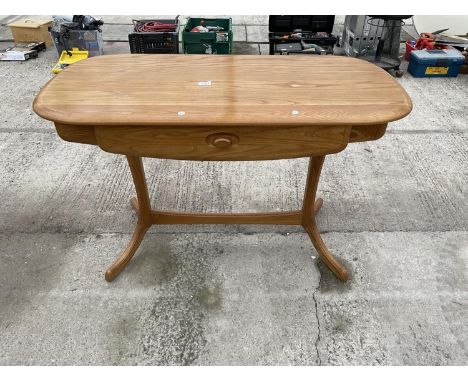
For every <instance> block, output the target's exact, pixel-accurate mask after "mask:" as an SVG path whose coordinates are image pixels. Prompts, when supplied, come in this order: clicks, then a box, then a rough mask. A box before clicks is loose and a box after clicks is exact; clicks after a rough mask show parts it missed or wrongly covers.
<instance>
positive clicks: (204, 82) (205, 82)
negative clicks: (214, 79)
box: [198, 81, 211, 86]
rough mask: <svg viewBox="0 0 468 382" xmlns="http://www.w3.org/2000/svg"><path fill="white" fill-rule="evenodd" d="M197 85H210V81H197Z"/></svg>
mask: <svg viewBox="0 0 468 382" xmlns="http://www.w3.org/2000/svg"><path fill="white" fill-rule="evenodd" d="M198 86H211V81H199V82H198Z"/></svg>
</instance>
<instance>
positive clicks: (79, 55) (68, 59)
mask: <svg viewBox="0 0 468 382" xmlns="http://www.w3.org/2000/svg"><path fill="white" fill-rule="evenodd" d="M69 53H70V54H68V53H67V51H66V50H63V51H62V54H61V55H60V58H59V60H58V62H57V64H56V65H55V66H54V67H53V68H52V73H60V72H61V71H62V70H63V69H65V68H66V67H67V66H68V65H71V64H74V63H75V62H78V61H81V60H84V59H86V58H88V56H89V52H88V51H87V50H79V49H78V48H72V50H71V51H69Z"/></svg>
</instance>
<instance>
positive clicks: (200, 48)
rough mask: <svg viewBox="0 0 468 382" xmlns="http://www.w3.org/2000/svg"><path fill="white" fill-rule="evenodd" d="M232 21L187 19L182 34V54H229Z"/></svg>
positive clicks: (223, 19) (231, 40) (231, 38)
mask: <svg viewBox="0 0 468 382" xmlns="http://www.w3.org/2000/svg"><path fill="white" fill-rule="evenodd" d="M232 43H233V34H232V19H231V18H230V17H228V18H216V19H209V18H197V17H189V18H188V19H187V23H186V25H185V28H184V30H183V32H182V45H183V52H184V53H191V54H231V52H232Z"/></svg>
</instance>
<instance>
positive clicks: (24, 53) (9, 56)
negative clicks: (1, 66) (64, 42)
mask: <svg viewBox="0 0 468 382" xmlns="http://www.w3.org/2000/svg"><path fill="white" fill-rule="evenodd" d="M43 50H46V45H45V42H31V43H23V44H15V45H14V46H11V47H8V48H7V49H5V50H0V61H26V60H29V59H31V58H37V56H38V53H39V52H42V51H43Z"/></svg>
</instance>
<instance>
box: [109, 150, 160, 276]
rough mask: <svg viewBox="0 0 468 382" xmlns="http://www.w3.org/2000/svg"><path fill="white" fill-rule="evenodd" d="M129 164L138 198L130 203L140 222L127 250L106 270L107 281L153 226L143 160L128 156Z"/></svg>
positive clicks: (119, 269)
mask: <svg viewBox="0 0 468 382" xmlns="http://www.w3.org/2000/svg"><path fill="white" fill-rule="evenodd" d="M127 161H128V165H129V166H130V171H131V172H132V177H133V183H134V184H135V189H136V194H137V198H138V199H136V198H132V199H131V200H130V203H131V204H132V206H133V208H134V209H135V210H136V212H137V214H138V222H137V225H136V227H135V230H134V232H133V236H132V238H131V240H130V243H129V244H128V246H127V248H126V249H125V251H124V252H123V253H122V255H120V257H119V258H118V259H117V260H116V261H115V262H114V264H112V266H111V267H110V268H109V269H108V270H107V271H106V276H105V277H106V281H109V282H110V281H112V280H114V279H115V278H116V277H117V276H118V275H119V273H120V272H122V270H123V269H124V268H125V266H126V265H127V264H128V262H129V261H130V260H131V259H132V257H133V255H134V254H135V252H136V250H137V249H138V247H139V246H140V243H141V241H142V240H143V237H144V236H145V233H146V231H147V230H148V228H149V227H150V226H151V224H152V221H151V203H150V199H149V195H148V187H147V186H146V179H145V171H144V168H143V162H142V160H141V158H139V157H132V156H127Z"/></svg>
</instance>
